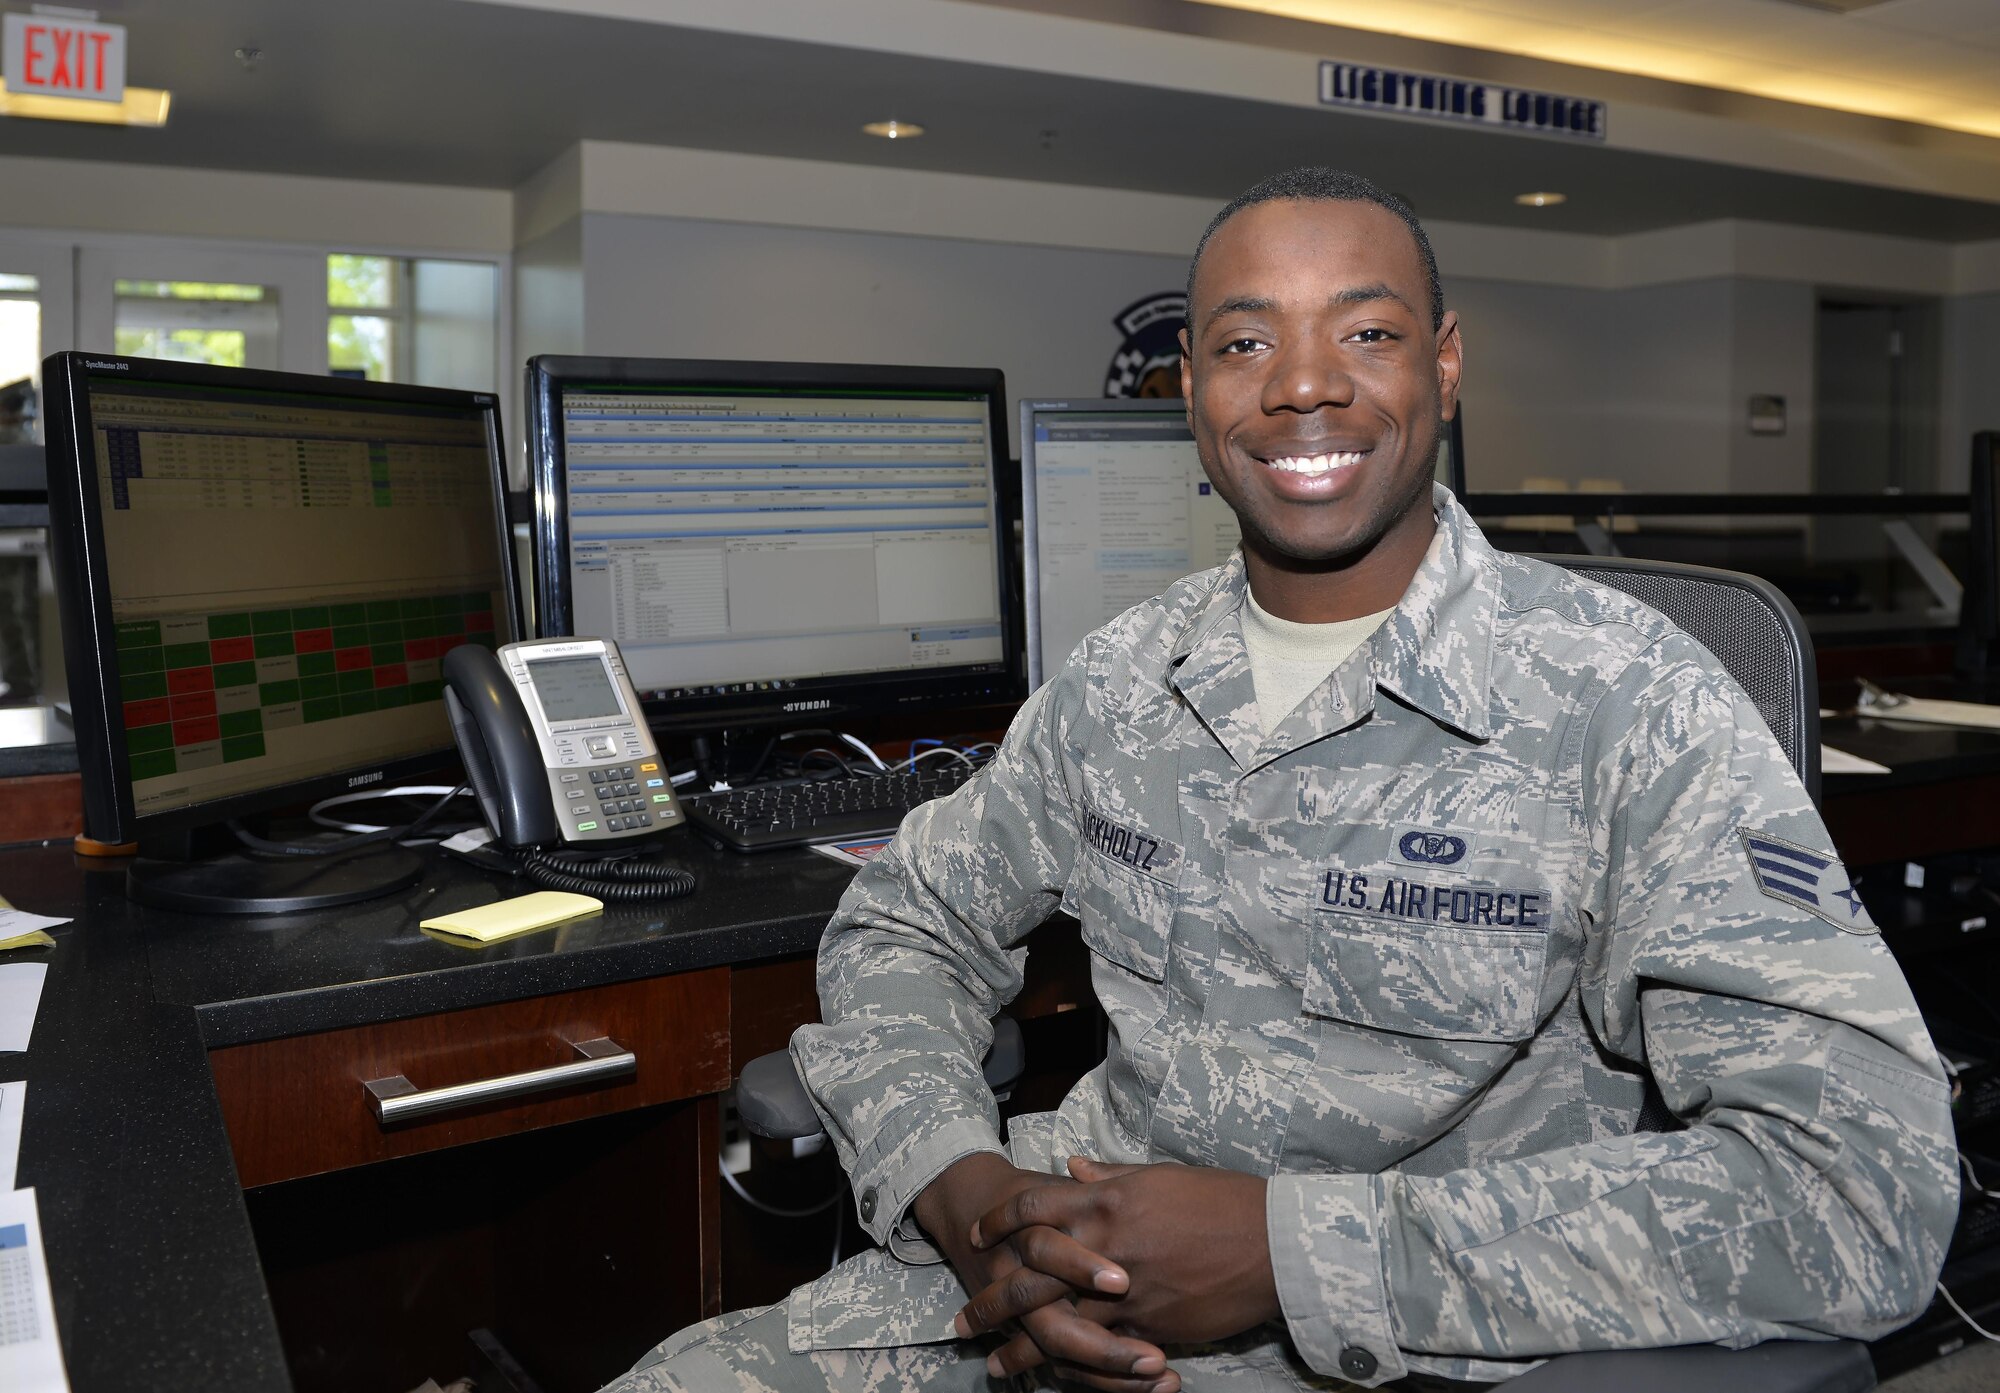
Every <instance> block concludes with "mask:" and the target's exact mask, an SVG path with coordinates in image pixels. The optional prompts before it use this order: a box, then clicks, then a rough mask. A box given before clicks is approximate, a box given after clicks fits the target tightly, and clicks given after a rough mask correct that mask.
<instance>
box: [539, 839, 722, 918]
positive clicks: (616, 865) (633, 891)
mask: <svg viewBox="0 0 2000 1393" xmlns="http://www.w3.org/2000/svg"><path fill="white" fill-rule="evenodd" d="M514 854H515V856H516V857H517V858H518V859H519V861H520V865H521V873H522V874H523V875H525V876H526V877H527V878H528V882H529V884H531V885H536V886H539V887H540V888H542V889H544V890H566V891H568V892H569V893H570V894H572V895H589V896H591V897H592V898H594V899H599V900H604V901H607V902H609V903H611V904H643V903H646V902H648V901H653V900H678V899H681V898H682V897H684V896H687V895H692V894H693V893H694V890H695V879H694V877H693V876H692V875H690V874H689V873H688V872H686V871H684V870H682V869H681V868H680V867H679V866H675V865H671V864H669V863H668V862H666V861H663V860H659V859H656V858H654V857H645V858H643V859H642V858H638V857H618V856H574V855H569V856H557V855H554V854H552V853H550V852H546V851H542V850H540V849H539V848H537V847H523V848H521V849H520V850H519V851H517V852H515V853H514Z"/></svg>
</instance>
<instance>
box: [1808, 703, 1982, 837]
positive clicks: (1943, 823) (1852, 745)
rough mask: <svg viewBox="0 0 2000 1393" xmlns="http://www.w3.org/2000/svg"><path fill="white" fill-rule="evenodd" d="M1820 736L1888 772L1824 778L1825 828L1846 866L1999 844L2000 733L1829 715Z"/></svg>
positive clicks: (1959, 727)
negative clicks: (1886, 769) (1885, 766)
mask: <svg viewBox="0 0 2000 1393" xmlns="http://www.w3.org/2000/svg"><path fill="white" fill-rule="evenodd" d="M1925 694H1926V695H1931V694H1932V693H1929V692H1926V693H1925ZM1935 694H1936V695H1939V696H1946V697H1949V696H1963V695H1964V694H1962V693H1958V692H1955V691H1951V690H1940V691H1938V692H1936V693H1935ZM1984 699H1985V700H1989V701H1990V700H1992V699H1993V698H1992V696H1991V694H1987V695H1986V696H1985V697H1984ZM1820 739H1821V741H1823V742H1824V743H1825V744H1828V745H1832V746H1833V747H1834V748H1836V749H1840V750H1845V751H1846V752H1847V753H1848V754H1852V755H1860V756H1861V757H1862V758H1864V759H1872V760H1874V761H1875V762H1876V763H1878V764H1884V765H1887V766H1888V767H1889V772H1888V773H1886V774H1829V775H1827V776H1826V777H1825V779H1824V781H1823V788H1822V797H1821V800H1820V802H1821V807H1822V808H1823V810H1824V812H1825V814H1826V822H1827V828H1828V830H1829V831H1831V832H1832V834H1833V842H1834V845H1835V846H1837V847H1838V848H1840V852H1841V855H1842V857H1843V858H1844V859H1845V860H1846V861H1847V863H1848V864H1849V865H1850V866H1864V865H1869V864H1873V863H1876V862H1885V861H1903V860H1911V861H1915V860H1921V859H1923V858H1925V857H1927V856H1935V855H1939V854H1942V853H1946V852H1954V851H1966V850H1971V849H1973V848H1977V847H1991V846H2000V730H1980V729H1972V728H1968V727H1963V726H1939V725H1920V724H1918V723H1916V722H1912V721H1894V720H1887V719H1882V718H1879V717H1873V716H1830V717H1827V718H1826V719H1824V720H1822V721H1821V722H1820Z"/></svg>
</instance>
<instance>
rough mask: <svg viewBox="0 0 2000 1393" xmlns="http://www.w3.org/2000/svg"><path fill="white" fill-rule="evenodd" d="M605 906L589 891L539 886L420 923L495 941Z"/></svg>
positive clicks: (461, 935)
mask: <svg viewBox="0 0 2000 1393" xmlns="http://www.w3.org/2000/svg"><path fill="white" fill-rule="evenodd" d="M603 908H604V901H602V900H598V899H592V898H591V897H590V896H589V895H572V894H569V893H568V892H567V891H563V890H537V891H535V893H534V894H532V895H517V896H515V897H514V898H513V899H511V900H501V901H499V902H498V903H495V904H483V905H480V906H479V907H478V908H477V909H461V910H459V911H458V912H457V913H455V914H440V915H439V916H438V917H437V918H435V919H426V920H424V921H423V922H422V923H420V924H418V925H417V927H418V928H420V929H432V930H435V931H437V932H438V933H440V934H449V935H451V936H452V937H453V938H459V939H468V938H469V939H471V940H473V941H474V942H476V943H493V942H496V941H498V940H500V939H503V938H512V937H513V936H514V935H515V934H524V933H531V932H533V931H534V930H536V929H546V928H550V927H552V926H554V925H556V924H562V923H567V922H568V921H569V920H571V919H581V918H582V917H583V916H584V915H586V914H595V913H597V912H598V911H599V910H601V909H603Z"/></svg>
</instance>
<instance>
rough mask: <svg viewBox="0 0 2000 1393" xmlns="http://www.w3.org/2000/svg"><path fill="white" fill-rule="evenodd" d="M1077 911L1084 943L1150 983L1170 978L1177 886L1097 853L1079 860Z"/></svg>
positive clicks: (1101, 955) (1090, 851)
mask: <svg viewBox="0 0 2000 1393" xmlns="http://www.w3.org/2000/svg"><path fill="white" fill-rule="evenodd" d="M1077 860H1078V865H1077V882H1078V883H1077V891H1076V908H1075V909H1074V910H1073V911H1072V912H1073V913H1075V915H1076V917H1077V919H1078V920H1079V921H1080V922H1081V923H1082V925H1083V941H1084V943H1085V944H1086V945H1087V946H1088V947H1089V948H1090V950H1091V951H1092V952H1093V953H1096V954H1097V955H1098V956H1100V957H1103V958H1108V959H1110V960H1111V961H1112V962H1114V963H1116V964H1118V966H1120V967H1122V968H1124V969H1125V970H1126V971H1128V972H1134V973H1137V974H1138V975H1139V976H1141V977H1144V978H1145V979H1146V980H1147V981H1149V982H1158V981H1160V980H1162V979H1163V978H1164V977H1165V976H1166V958H1167V936H1168V934H1169V933H1170V932H1171V931H1172V928H1173V917H1174V904H1175V900H1176V894H1175V891H1174V887H1173V886H1171V885H1168V884H1167V883H1166V882H1164V881H1161V880H1157V879H1155V878H1154V877H1152V876H1149V875H1145V874H1143V873H1141V872H1139V871H1134V870H1131V869H1129V868H1127V867H1125V866H1122V865H1118V864H1116V863H1114V862H1113V861H1111V860H1110V858H1108V857H1106V856H1103V855H1100V854H1099V853H1098V852H1096V851H1095V850H1086V851H1085V852H1084V854H1083V855H1082V856H1080V857H1078V858H1077Z"/></svg>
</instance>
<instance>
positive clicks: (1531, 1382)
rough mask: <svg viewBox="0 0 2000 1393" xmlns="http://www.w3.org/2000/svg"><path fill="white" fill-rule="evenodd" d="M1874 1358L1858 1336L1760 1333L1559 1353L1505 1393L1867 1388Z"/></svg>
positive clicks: (1796, 1392)
mask: <svg viewBox="0 0 2000 1393" xmlns="http://www.w3.org/2000/svg"><path fill="white" fill-rule="evenodd" d="M1874 1386H1875V1365H1874V1362H1873V1361H1872V1360H1870V1359H1869V1357H1868V1346H1866V1345H1864V1344H1862V1343H1860V1342H1859V1341H1857V1340H1767V1341H1766V1342H1765V1343H1763V1344H1761V1345H1752V1346H1751V1347H1750V1348H1749V1349H1724V1348H1722V1347H1721V1346H1720V1345H1676V1346H1674V1347H1673V1348H1671V1349H1636V1350H1606V1351H1599V1352H1593V1353H1590V1354H1566V1355H1563V1356H1561V1357H1560V1358H1556V1359H1551V1360H1550V1361H1549V1362H1548V1363H1546V1364H1544V1365H1542V1366H1541V1367H1540V1368H1538V1369H1533V1370H1530V1371H1529V1372H1528V1373H1525V1374H1522V1375H1521V1376H1520V1377H1519V1378H1515V1379H1510V1380H1508V1382H1507V1390H1508V1393H1603V1390H1605V1389H1611V1388H1615V1389H1617V1390H1618V1393H1689V1390H1691V1389H1699V1390H1701V1393H1868V1390H1869V1389H1872V1388H1873V1387H1874Z"/></svg>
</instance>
